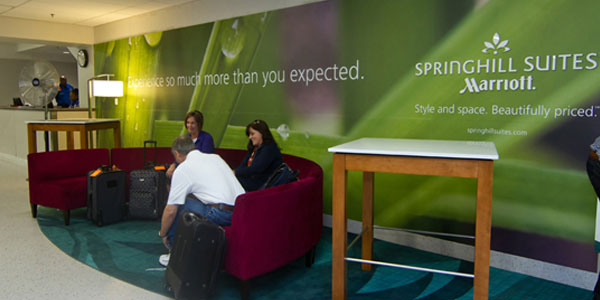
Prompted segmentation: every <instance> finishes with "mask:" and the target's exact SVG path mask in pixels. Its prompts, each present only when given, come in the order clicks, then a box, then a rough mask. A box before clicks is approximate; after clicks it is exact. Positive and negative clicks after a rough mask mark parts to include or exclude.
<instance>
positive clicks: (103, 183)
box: [87, 166, 127, 226]
mask: <svg viewBox="0 0 600 300" xmlns="http://www.w3.org/2000/svg"><path fill="white" fill-rule="evenodd" d="M125 185H126V175H125V172H124V171H122V170H112V169H111V168H110V167H108V166H101V167H100V168H98V169H97V170H93V171H90V172H89V173H88V176H87V217H88V219H90V220H91V221H92V222H94V224H96V225H98V226H102V225H106V224H111V223H115V222H118V221H121V220H123V218H124V217H125V216H126V215H127V206H126V205H125V196H126V192H127V189H126V187H125Z"/></svg>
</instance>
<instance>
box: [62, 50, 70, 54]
mask: <svg viewBox="0 0 600 300" xmlns="http://www.w3.org/2000/svg"><path fill="white" fill-rule="evenodd" d="M63 54H71V53H70V52H69V51H63Z"/></svg>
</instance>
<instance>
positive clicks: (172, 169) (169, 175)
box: [166, 164, 175, 178]
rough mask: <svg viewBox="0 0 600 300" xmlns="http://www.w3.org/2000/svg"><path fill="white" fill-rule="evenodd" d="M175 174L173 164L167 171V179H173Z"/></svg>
mask: <svg viewBox="0 0 600 300" xmlns="http://www.w3.org/2000/svg"><path fill="white" fill-rule="evenodd" d="M173 172H175V164H171V165H170V166H169V169H168V170H167V173H166V175H167V178H171V177H173Z"/></svg>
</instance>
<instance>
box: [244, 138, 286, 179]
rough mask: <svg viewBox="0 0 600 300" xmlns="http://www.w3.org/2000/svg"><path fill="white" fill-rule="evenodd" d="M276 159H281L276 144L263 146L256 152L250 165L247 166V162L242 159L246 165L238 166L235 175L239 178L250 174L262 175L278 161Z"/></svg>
mask: <svg viewBox="0 0 600 300" xmlns="http://www.w3.org/2000/svg"><path fill="white" fill-rule="evenodd" d="M278 157H281V153H280V152H279V148H277V145H276V144H269V145H263V146H261V147H260V148H258V149H257V150H256V153H255V154H254V158H253V159H252V164H251V165H250V166H248V160H247V159H244V160H245V161H246V164H245V165H244V164H243V163H242V164H240V166H239V167H238V168H237V169H236V171H235V174H236V175H239V176H248V175H251V174H257V173H262V172H264V171H265V170H266V169H267V168H269V166H271V163H273V161H274V160H276V159H278Z"/></svg>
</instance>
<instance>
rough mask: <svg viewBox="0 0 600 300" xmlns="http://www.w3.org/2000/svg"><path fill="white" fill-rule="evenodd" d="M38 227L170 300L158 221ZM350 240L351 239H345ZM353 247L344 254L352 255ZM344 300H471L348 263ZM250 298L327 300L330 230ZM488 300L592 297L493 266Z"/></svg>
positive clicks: (260, 281)
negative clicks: (307, 262) (309, 253)
mask: <svg viewBox="0 0 600 300" xmlns="http://www.w3.org/2000/svg"><path fill="white" fill-rule="evenodd" d="M38 223H39V225H40V228H41V230H42V232H44V234H45V235H46V236H47V237H48V239H49V240H50V241H52V243H54V244H55V245H56V246H57V247H58V248H60V249H61V250H63V251H64V252H65V253H67V254H68V255H70V256H72V257H73V258H75V259H77V260H79V261H81V262H83V263H85V264H87V265H89V266H91V267H93V268H95V269H98V270H100V271H102V272H104V273H106V274H108V275H110V276H113V277H116V278H119V279H121V280H123V281H126V282H129V283H131V284H134V285H137V286H140V287H142V288H144V289H147V290H151V291H154V292H156V293H160V294H163V295H165V296H169V297H172V295H171V294H169V293H168V292H167V291H166V290H165V289H164V268H161V266H160V265H159V264H158V256H159V255H160V254H163V253H165V249H164V247H163V245H162V244H161V241H160V239H159V238H158V237H157V235H156V232H157V231H158V229H159V225H160V224H159V222H158V221H124V222H120V223H116V224H112V225H107V226H104V227H97V226H95V225H93V224H92V223H91V222H89V221H88V220H87V219H85V209H80V210H75V211H72V213H71V225H70V226H64V223H63V219H62V214H61V213H60V212H59V211H57V210H54V209H49V208H44V207H39V209H38ZM349 238H352V237H349ZM373 247H374V257H375V258H380V259H381V258H384V260H385V261H390V262H394V263H399V264H407V265H415V266H421V267H429V268H441V269H444V270H449V271H458V272H466V273H472V272H473V264H472V263H470V262H466V261H461V260H457V259H454V258H449V257H445V256H441V255H437V254H432V253H428V252H423V251H419V250H415V249H412V248H408V247H403V246H399V245H395V244H392V243H388V242H383V241H376V242H375V243H374V246H373ZM359 255H360V254H359V253H358V248H356V247H353V249H352V250H351V251H350V253H349V256H352V257H359ZM347 282H348V299H429V300H433V299H472V298H473V289H472V287H473V280H472V279H469V278H461V277H454V276H448V275H440V274H432V273H426V272H419V271H410V270H404V269H396V268H389V267H374V268H373V271H369V272H365V271H361V270H360V264H357V263H348V280H347ZM250 284H251V299H265V300H267V299H269V300H270V299H298V300H300V299H330V298H331V229H330V228H327V227H324V228H323V235H322V239H321V242H320V243H319V244H318V245H317V255H316V260H315V264H314V265H313V266H312V267H311V268H306V267H305V266H304V257H301V258H299V259H298V260H296V261H294V262H292V263H290V264H289V265H287V266H285V267H283V268H280V269H278V270H276V271H274V272H271V273H269V274H266V275H263V276H260V277H258V278H255V279H253V280H252V281H251V282H250ZM214 299H218V300H221V299H223V300H225V299H239V290H238V281H237V280H236V279H235V278H234V277H233V276H231V275H229V274H227V273H225V272H222V273H221V274H220V276H219V279H218V287H217V291H216V294H215V296H214ZM490 299H544V300H547V299H592V292H590V291H586V290H583V289H579V288H574V287H571V286H566V285H562V284H558V283H554V282H550V281H546V280H542V279H538V278H534V277H530V276H525V275H521V274H517V273H513V272H508V271H504V270H500V269H496V268H491V270H490Z"/></svg>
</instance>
